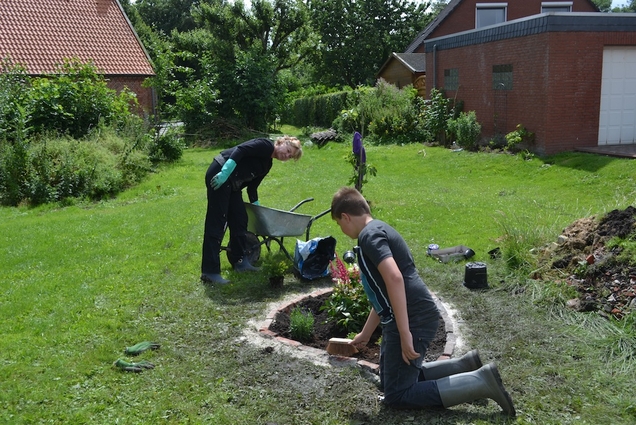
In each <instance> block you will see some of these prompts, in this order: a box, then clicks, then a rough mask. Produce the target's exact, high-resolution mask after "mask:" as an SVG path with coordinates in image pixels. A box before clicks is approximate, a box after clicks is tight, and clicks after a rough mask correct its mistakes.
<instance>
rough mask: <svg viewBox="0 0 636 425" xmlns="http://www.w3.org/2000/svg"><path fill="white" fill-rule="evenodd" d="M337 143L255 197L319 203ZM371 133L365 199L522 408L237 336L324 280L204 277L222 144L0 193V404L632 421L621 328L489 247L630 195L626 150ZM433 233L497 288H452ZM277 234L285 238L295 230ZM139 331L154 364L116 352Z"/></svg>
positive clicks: (8, 418) (20, 417)
mask: <svg viewBox="0 0 636 425" xmlns="http://www.w3.org/2000/svg"><path fill="white" fill-rule="evenodd" d="M349 149H350V144H346V143H345V144H337V143H329V144H328V145H327V146H326V147H324V148H322V149H318V148H317V147H311V148H307V149H305V155H304V156H303V158H302V159H301V160H300V161H299V162H293V161H292V162H288V163H279V162H276V161H275V162H276V163H275V164H274V167H273V169H272V171H271V173H270V175H269V176H268V177H267V178H266V179H265V181H264V182H263V184H262V185H261V188H260V191H259V198H260V201H261V205H264V206H269V207H275V208H279V209H289V208H291V207H293V206H294V205H296V204H297V203H298V202H299V201H300V200H302V199H305V198H309V197H313V198H315V200H314V201H313V202H310V203H308V204H305V205H303V206H301V207H300V208H299V210H298V211H297V212H300V213H306V214H310V215H317V214H319V213H320V212H322V211H324V210H326V209H327V208H329V205H330V202H331V197H332V195H333V193H334V192H335V191H336V190H337V189H338V188H339V187H341V186H343V185H345V184H346V182H347V181H348V179H349V177H350V175H351V174H352V170H351V169H350V166H349V165H348V164H347V163H346V161H345V159H344V157H345V155H346V154H347V152H348V150H349ZM366 150H367V157H368V159H369V161H370V162H372V163H373V165H374V166H375V167H376V168H377V170H378V173H377V176H376V177H371V178H369V182H368V183H367V184H366V185H365V186H364V188H363V194H364V195H365V197H366V198H367V199H368V200H369V201H370V203H371V205H372V208H373V213H374V215H375V216H376V217H377V218H380V219H383V220H385V221H387V222H389V223H391V224H392V225H393V226H394V227H396V228H397V229H398V230H399V231H400V232H401V233H402V234H403V236H404V237H405V239H406V240H407V242H408V243H409V245H410V247H411V249H412V251H413V255H414V257H415V260H416V262H417V265H418V267H419V268H420V270H421V272H422V275H423V277H424V279H425V281H426V282H427V283H428V285H429V286H430V288H431V289H432V290H433V291H434V292H435V293H436V294H437V295H438V296H439V297H440V298H441V299H442V300H443V301H444V302H447V303H450V305H452V306H453V308H454V309H455V310H456V311H457V316H458V317H457V318H458V319H459V320H460V329H461V336H462V344H463V347H462V348H461V349H462V351H466V350H468V349H471V348H479V349H480V351H481V354H482V358H483V359H484V361H495V362H497V364H498V366H499V368H500V371H501V373H502V376H503V379H504V383H505V384H506V386H507V388H508V390H509V391H510V392H511V394H512V397H513V399H514V401H515V404H516V408H517V412H518V416H517V418H515V419H508V418H506V417H504V416H502V415H501V414H500V409H499V408H498V406H496V404H495V403H494V402H492V401H491V402H488V403H487V404H486V403H484V402H478V403H474V404H465V405H460V406H457V407H454V408H452V409H449V410H447V411H444V410H431V411H395V410H391V409H386V408H384V407H382V406H381V405H380V404H378V402H377V395H379V392H378V390H377V389H376V388H375V386H374V385H373V384H372V383H370V382H369V381H368V380H366V379H365V378H364V377H363V376H362V375H361V374H360V373H359V372H358V371H356V370H355V369H352V368H344V369H343V368H331V367H324V366H318V365H315V364H313V363H311V362H310V361H308V360H303V359H299V358H296V357H291V356H289V355H286V354H284V353H283V352H282V350H280V349H279V348H278V346H277V345H276V343H275V342H273V341H272V342H271V346H272V347H273V350H263V349H262V348H259V346H258V345H255V344H251V343H250V342H249V341H248V340H246V339H245V338H244V331H245V329H246V328H247V327H248V326H249V325H248V322H249V321H250V320H261V319H262V318H263V317H264V315H265V314H266V313H267V309H268V306H269V304H270V303H272V302H276V301H279V300H281V299H283V298H285V297H286V296H289V295H291V294H295V293H299V292H309V291H311V290H312V289H314V288H315V287H316V286H321V285H322V286H324V285H326V284H328V280H327V282H325V281H324V280H323V281H318V282H313V283H308V282H299V281H297V280H296V279H294V278H293V277H291V276H288V277H287V278H286V281H285V284H284V286H283V288H280V289H272V288H271V287H270V286H269V284H268V280H267V277H266V276H265V275H264V274H262V273H252V274H243V275H236V274H234V273H232V272H227V273H226V276H228V277H230V278H232V279H233V283H232V284H230V285H227V286H223V287H214V286H209V285H204V284H202V283H201V282H200V281H199V270H200V258H201V257H200V251H201V240H202V234H203V219H204V214H205V204H206V200H205V188H204V181H203V180H204V175H205V171H206V169H207V167H208V165H209V162H210V161H211V160H212V159H213V157H214V156H215V154H216V153H217V151H218V150H214V149H207V150H206V149H190V150H187V151H186V152H185V154H184V157H183V159H182V160H181V161H179V162H178V163H177V164H174V165H172V166H170V167H166V168H163V169H162V170H160V171H159V172H157V173H155V174H153V175H151V176H149V177H148V178H147V179H146V180H145V181H144V182H143V183H142V184H140V185H138V186H137V187H135V188H133V189H131V190H129V191H127V192H125V193H123V194H121V195H120V196H118V197H117V198H116V199H112V200H108V201H103V202H99V203H83V202H77V203H76V204H75V205H72V206H67V207H63V208H62V207H58V206H55V205H49V206H42V207H38V208H32V209H30V208H26V207H19V208H0V235H1V236H0V270H2V274H1V275H0V289H1V290H0V330H1V335H2V337H1V338H0V353H2V354H1V357H0V422H2V423H12V424H23V423H82V424H84V423H94V424H102V423H175V424H176V423H201V424H268V423H276V424H403V423H413V424H425V423H426V424H490V423H520V424H542V425H543V424H630V423H633V422H634V421H636V403H635V402H634V401H633V382H632V379H631V377H633V373H634V369H633V367H632V366H631V365H630V364H629V363H630V362H629V359H632V361H633V358H632V357H630V356H629V355H627V356H626V354H629V350H630V349H631V350H634V347H633V346H631V347H630V342H629V341H633V339H630V338H623V337H621V335H622V334H620V331H616V330H615V328H614V327H612V326H611V325H610V324H608V323H607V322H606V321H605V320H604V319H602V318H600V317H599V316H596V315H594V314H585V313H575V312H571V311H567V310H566V309H565V307H564V306H563V300H562V299H561V297H559V295H558V294H559V293H560V291H561V290H560V289H559V288H558V285H557V284H556V283H554V284H552V283H544V282H533V281H526V280H525V279H523V278H519V277H517V275H515V274H512V273H510V272H509V271H508V269H507V268H506V267H505V265H504V264H503V261H502V260H491V259H490V258H489V257H488V254H487V252H488V251H489V250H490V249H493V248H495V247H498V246H500V244H501V241H502V240H503V239H502V238H505V236H506V235H507V236H508V237H510V236H511V235H514V238H515V240H517V241H518V247H517V248H515V249H517V250H518V251H519V252H520V253H524V252H525V250H526V248H527V247H528V246H529V245H532V244H536V243H545V242H548V241H553V240H555V239H556V237H557V235H558V234H559V233H560V232H561V231H562V230H563V228H564V227H565V226H567V225H568V224H570V223H571V222H573V221H574V220H576V219H578V218H581V217H586V216H590V215H594V214H603V213H606V212H609V211H610V210H612V209H615V208H625V207H626V206H628V205H634V204H636V202H635V201H636V200H635V197H636V182H635V181H634V177H633V176H636V162H634V161H632V160H625V159H617V158H609V157H602V156H595V155H590V154H583V153H568V154H561V155H557V156H553V157H549V158H543V159H541V158H534V159H532V160H529V161H525V160H523V159H522V158H520V157H517V156H510V155H501V154H486V153H470V152H463V151H462V152H453V151H450V150H448V149H443V148H438V147H426V146H423V145H420V144H413V145H406V146H381V147H380V146H366ZM327 235H332V236H334V237H336V238H337V240H338V245H337V251H338V252H339V253H340V254H342V253H343V252H344V251H346V250H347V249H350V248H351V246H352V245H353V244H354V241H352V240H350V239H349V238H347V237H346V236H344V235H342V233H341V232H340V231H339V229H338V228H337V226H336V225H335V224H334V223H333V222H332V221H331V219H330V218H329V215H327V216H325V217H322V218H320V219H318V220H316V222H315V223H314V224H313V226H312V228H311V236H312V237H314V236H327ZM430 243H437V244H439V245H440V247H450V246H455V245H460V244H463V245H466V246H469V247H470V248H472V249H473V250H474V251H475V252H476V256H475V257H474V258H473V259H471V260H474V261H484V262H486V263H487V264H488V282H489V285H490V287H491V289H490V290H487V291H469V290H468V289H466V288H465V287H463V285H462V284H461V283H462V280H463V272H464V263H457V264H455V263H453V264H439V263H436V262H435V261H433V260H432V259H431V258H430V257H427V256H426V248H427V246H428V244H430ZM285 244H286V246H287V247H288V250H290V252H293V247H294V238H286V239H285ZM273 248H274V249H277V248H276V247H275V246H274V247H273ZM222 261H223V267H224V270H229V265H228V263H227V260H226V259H225V256H224V255H222ZM224 273H225V272H224ZM552 293H554V294H555V295H554V296H553V295H551V294H552ZM613 335H618V336H614V337H613ZM146 340H148V341H155V342H157V343H160V344H161V348H160V349H158V350H151V351H147V352H145V353H143V354H141V355H140V356H138V357H135V358H134V359H135V360H134V361H142V360H147V361H150V362H152V363H153V364H155V366H156V367H155V369H152V370H145V371H143V372H142V373H127V372H122V371H121V370H118V369H117V368H114V367H113V366H112V364H113V362H114V361H116V360H117V359H118V358H123V359H127V360H128V361H132V359H131V358H128V357H126V356H125V355H124V352H123V350H124V349H125V348H126V347H127V346H131V345H134V344H136V343H138V342H140V341H146ZM616 341H618V344H619V345H617V346H616V347H613V346H612V344H613V342H616ZM620 344H623V345H622V346H621V345H620ZM625 344H626V345H625ZM617 350H618V352H617ZM272 351H273V352H272ZM632 354H633V351H632ZM626 359H627V360H626Z"/></svg>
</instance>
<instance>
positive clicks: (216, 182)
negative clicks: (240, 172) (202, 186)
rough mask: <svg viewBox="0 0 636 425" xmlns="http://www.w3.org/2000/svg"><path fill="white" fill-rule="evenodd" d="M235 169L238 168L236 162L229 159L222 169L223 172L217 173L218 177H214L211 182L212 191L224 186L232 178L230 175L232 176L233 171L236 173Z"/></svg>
mask: <svg viewBox="0 0 636 425" xmlns="http://www.w3.org/2000/svg"><path fill="white" fill-rule="evenodd" d="M234 168H236V162H234V160H233V159H228V160H227V161H225V164H223V168H221V171H219V172H218V173H216V176H214V177H212V180H210V186H211V187H212V189H214V190H217V189H218V188H219V187H221V186H223V184H224V183H225V182H226V181H227V179H228V178H229V177H230V174H232V171H234Z"/></svg>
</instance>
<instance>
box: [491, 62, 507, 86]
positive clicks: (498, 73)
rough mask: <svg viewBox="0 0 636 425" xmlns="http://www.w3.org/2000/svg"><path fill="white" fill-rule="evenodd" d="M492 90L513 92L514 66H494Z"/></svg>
mask: <svg viewBox="0 0 636 425" xmlns="http://www.w3.org/2000/svg"><path fill="white" fill-rule="evenodd" d="M492 89H493V90H512V65H511V64H508V65H493V67H492Z"/></svg>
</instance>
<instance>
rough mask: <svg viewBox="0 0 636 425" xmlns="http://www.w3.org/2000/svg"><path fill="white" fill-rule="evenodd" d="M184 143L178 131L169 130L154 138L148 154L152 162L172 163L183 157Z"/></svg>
mask: <svg viewBox="0 0 636 425" xmlns="http://www.w3.org/2000/svg"><path fill="white" fill-rule="evenodd" d="M184 149H185V143H184V141H183V138H182V137H181V134H180V132H179V130H178V129H175V128H169V129H168V130H167V131H166V132H165V133H160V134H158V135H157V137H155V139H154V141H153V142H152V144H151V145H150V148H149V154H150V159H151V160H152V161H153V162H161V161H166V162H174V161H177V160H179V159H181V157H182V156H183V150H184Z"/></svg>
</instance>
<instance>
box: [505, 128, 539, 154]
mask: <svg viewBox="0 0 636 425" xmlns="http://www.w3.org/2000/svg"><path fill="white" fill-rule="evenodd" d="M506 142H507V144H506V149H508V150H511V151H518V150H519V149H520V148H521V147H527V145H529V144H532V143H533V142H534V133H531V132H529V131H528V130H527V129H526V128H525V127H524V126H523V125H522V124H517V127H516V128H515V130H513V131H511V132H510V133H508V134H506Z"/></svg>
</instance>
